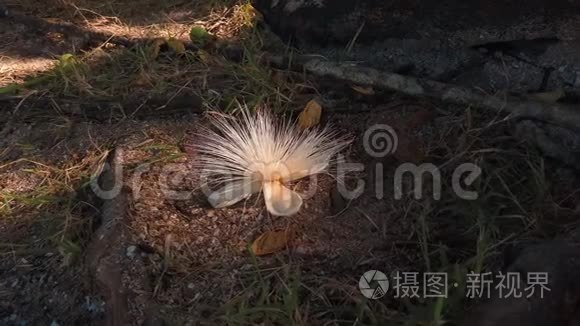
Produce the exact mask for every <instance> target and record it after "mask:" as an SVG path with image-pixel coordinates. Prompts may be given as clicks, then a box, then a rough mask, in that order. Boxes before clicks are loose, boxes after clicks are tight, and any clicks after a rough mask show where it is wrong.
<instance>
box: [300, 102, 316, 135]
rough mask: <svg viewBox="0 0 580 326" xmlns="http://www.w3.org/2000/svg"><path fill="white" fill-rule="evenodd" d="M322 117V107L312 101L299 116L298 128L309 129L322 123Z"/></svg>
mask: <svg viewBox="0 0 580 326" xmlns="http://www.w3.org/2000/svg"><path fill="white" fill-rule="evenodd" d="M321 115H322V106H320V104H318V102H317V101H316V100H310V101H309V102H308V103H306V106H305V107H304V110H302V112H300V115H299V116H298V126H300V128H302V129H308V128H310V127H313V126H316V125H317V124H319V123H320V116H321Z"/></svg>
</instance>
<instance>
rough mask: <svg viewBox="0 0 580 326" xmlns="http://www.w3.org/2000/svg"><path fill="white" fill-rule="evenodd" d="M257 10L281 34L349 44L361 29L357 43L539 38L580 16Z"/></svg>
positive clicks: (276, 1) (270, 3)
mask: <svg viewBox="0 0 580 326" xmlns="http://www.w3.org/2000/svg"><path fill="white" fill-rule="evenodd" d="M254 5H255V6H256V8H257V9H258V10H259V11H260V12H262V13H263V14H264V17H265V20H266V22H267V23H268V25H269V26H270V27H271V28H272V29H273V30H274V31H275V32H276V33H278V34H279V35H282V36H284V37H285V38H290V37H293V38H295V39H298V40H301V41H316V42H317V43H320V42H331V43H332V42H339V43H345V42H348V41H349V40H351V39H352V38H353V37H354V36H355V35H356V34H357V31H359V29H360V33H359V35H358V37H357V42H369V41H376V40H383V39H387V38H441V37H444V36H449V35H451V36H452V37H454V35H456V34H458V35H456V36H455V37H456V38H457V39H458V40H461V39H465V38H473V35H469V34H470V31H471V32H473V33H477V32H478V31H479V30H480V29H484V30H485V31H492V33H494V32H497V33H500V34H501V33H514V32H515V33H520V34H522V33H523V34H525V33H528V34H529V36H530V37H536V36H542V35H536V34H542V33H546V32H549V31H553V30H554V28H556V29H557V28H558V26H554V24H553V22H555V23H556V24H560V23H561V22H562V20H563V19H565V17H568V16H570V15H572V14H574V13H578V12H580V1H570V0H386V1H385V0H358V1H352V0H332V1H331V0H254ZM514 28H515V31H514ZM463 34H465V35H463ZM490 36H492V38H494V39H500V38H501V37H498V36H493V35H490ZM514 36H516V38H517V35H514ZM478 37H482V38H488V35H485V34H482V35H478ZM530 37H528V38H530ZM513 39H515V38H513Z"/></svg>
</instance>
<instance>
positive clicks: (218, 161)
mask: <svg viewBox="0 0 580 326" xmlns="http://www.w3.org/2000/svg"><path fill="white" fill-rule="evenodd" d="M210 124H211V126H212V127H213V128H207V129H204V130H203V131H202V132H200V133H199V136H200V138H201V142H200V143H199V144H198V146H197V151H198V153H199V161H198V164H199V166H200V167H201V168H202V170H203V173H205V175H206V176H213V177H214V179H212V180H211V181H215V182H217V183H218V184H220V187H221V188H219V189H218V190H216V191H214V192H212V193H211V194H209V196H208V200H209V202H210V204H211V205H212V206H213V207H215V208H222V207H226V206H229V205H233V204H235V203H237V202H239V201H240V200H242V199H245V198H248V197H249V196H251V195H252V194H254V193H258V192H260V191H262V192H263V193H264V199H265V202H266V208H267V209H268V211H269V212H270V213H271V214H272V215H277V216H289V215H292V214H295V213H296V212H298V210H299V209H300V207H301V206H302V197H300V195H299V194H298V193H296V192H295V191H293V190H291V189H289V188H287V187H286V186H285V185H286V184H287V183H288V182H291V181H295V180H298V179H301V178H304V177H307V176H310V175H315V174H319V173H322V172H324V171H325V170H326V169H327V168H328V166H329V164H330V162H331V159H332V158H333V157H334V156H335V155H336V154H338V152H340V151H341V150H342V149H344V148H345V147H346V146H347V145H348V144H349V143H350V141H349V140H348V139H347V138H346V137H344V136H340V135H339V134H338V133H336V132H334V131H331V130H330V129H329V128H322V129H312V128H311V129H307V130H301V129H300V128H299V127H298V126H297V125H296V124H294V123H291V122H290V121H288V120H284V121H281V122H277V121H274V118H273V117H272V116H271V114H269V113H268V112H266V111H265V110H258V112H257V113H255V114H252V113H250V112H249V110H248V109H247V108H242V109H241V115H240V116H239V117H234V116H230V115H223V114H216V115H213V116H210Z"/></svg>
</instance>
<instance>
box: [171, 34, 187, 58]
mask: <svg viewBox="0 0 580 326" xmlns="http://www.w3.org/2000/svg"><path fill="white" fill-rule="evenodd" d="M167 46H168V47H169V48H170V49H171V50H173V51H174V52H175V53H177V54H184V53H185V45H183V42H181V41H180V40H178V39H176V38H174V37H170V38H169V39H168V40H167Z"/></svg>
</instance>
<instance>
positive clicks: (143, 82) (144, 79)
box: [134, 70, 153, 87]
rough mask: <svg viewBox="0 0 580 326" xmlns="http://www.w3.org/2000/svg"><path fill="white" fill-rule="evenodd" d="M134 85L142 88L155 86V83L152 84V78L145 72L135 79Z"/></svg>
mask: <svg viewBox="0 0 580 326" xmlns="http://www.w3.org/2000/svg"><path fill="white" fill-rule="evenodd" d="M134 83H135V85H136V86H140V87H149V86H153V83H152V82H151V77H149V75H148V74H147V73H146V72H145V71H143V70H141V71H140V72H139V75H137V77H136V78H135V81H134Z"/></svg>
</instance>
